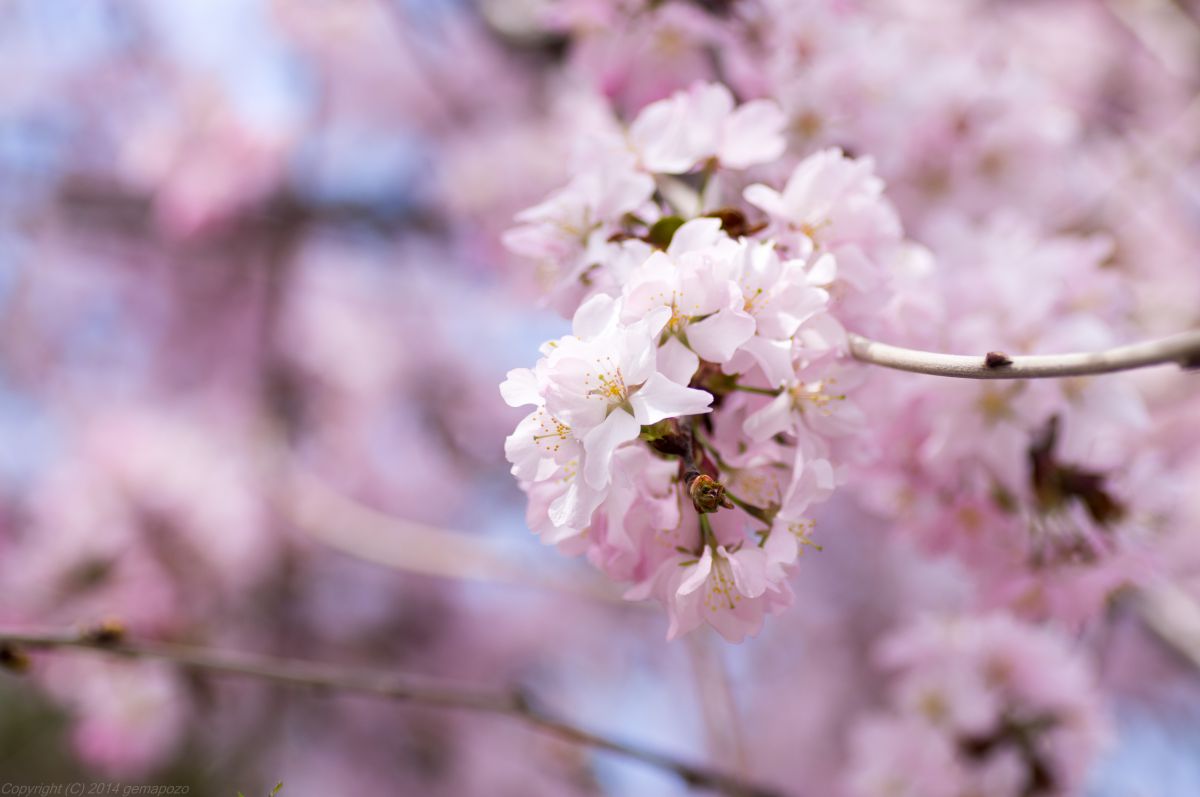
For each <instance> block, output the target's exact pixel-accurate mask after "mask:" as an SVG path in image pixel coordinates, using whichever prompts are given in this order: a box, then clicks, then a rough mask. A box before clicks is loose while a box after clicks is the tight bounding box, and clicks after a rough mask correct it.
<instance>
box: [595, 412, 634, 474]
mask: <svg viewBox="0 0 1200 797" xmlns="http://www.w3.org/2000/svg"><path fill="white" fill-rule="evenodd" d="M639 432H641V425H640V424H639V423H638V422H637V421H636V420H634V418H633V416H632V415H630V414H629V413H628V412H625V411H624V410H614V411H613V412H611V413H609V416H608V417H607V418H605V419H604V422H603V423H601V424H600V425H599V426H597V427H596V428H595V429H592V430H591V431H590V432H588V433H587V435H586V436H585V437H584V438H583V448H584V451H585V452H586V454H587V457H586V460H585V463H584V471H583V476H584V478H585V479H587V483H588V484H589V485H591V486H592V487H595V488H596V489H600V488H602V487H604V486H606V485H607V484H608V483H609V482H610V481H611V479H612V459H613V452H615V451H616V450H617V446H619V445H621V444H622V443H628V442H629V441H630V440H633V439H634V438H635V437H637V436H638V433H639Z"/></svg>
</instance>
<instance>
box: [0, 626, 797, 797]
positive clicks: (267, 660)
mask: <svg viewBox="0 0 1200 797" xmlns="http://www.w3.org/2000/svg"><path fill="white" fill-rule="evenodd" d="M23 648H29V649H62V648H77V649H84V650H92V651H98V652H101V653H105V654H109V655H114V656H123V657H128V658H135V659H155V660H160V661H167V662H170V663H172V664H174V665H176V666H179V667H183V668H186V669H189V670H199V671H205V672H211V673H218V674H222V675H235V676H244V677H249V678H259V679H262V680H266V681H271V682H274V683H278V684H284V685H288V686H299V687H307V688H313V689H320V690H328V691H334V692H350V693H357V694H365V695H373V696H375V697H382V698H387V699H390V700H397V701H401V702H406V703H414V704H420V705H425V706H435V707H440V708H456V709H463V710H466V711H474V712H479V713H484V714H496V715H501V716H508V717H512V718H514V719H517V720H520V721H521V722H524V723H525V724H527V725H529V726H531V727H533V728H535V729H537V730H540V731H542V732H544V733H547V734H549V735H551V736H554V737H557V738H559V739H562V740H564V741H568V742H572V743H575V744H581V745H584V746H587V747H592V748H595V749H598V750H605V751H608V752H610V753H614V754H616V755H619V756H623V757H625V758H630V759H634V760H637V761H641V762H642V763H645V764H649V765H650V766H653V767H657V768H659V769H663V770H667V771H670V772H673V773H675V774H676V775H678V776H679V777H680V778H682V779H683V780H684V781H686V782H687V783H688V784H689V785H692V786H695V787H697V788H707V789H714V790H717V791H720V792H723V793H725V794H730V795H738V796H739V797H741V796H742V795H745V796H747V797H777V792H774V791H769V790H767V789H765V788H763V787H760V786H757V785H755V784H753V783H750V782H747V781H745V780H743V779H741V778H738V777H736V776H733V775H729V774H725V773H723V772H719V771H715V770H712V769H708V768H706V767H702V766H698V765H695V764H690V763H688V762H686V761H681V760H679V759H677V758H674V757H673V756H669V755H665V754H663V753H658V752H655V751H653V750H645V749H642V748H640V747H636V746H634V745H630V744H627V743H625V742H620V741H616V740H614V739H611V738H609V737H606V736H601V735H600V734H596V733H593V732H591V731H588V730H585V729H583V728H580V727H578V726H576V725H574V724H573V723H570V722H567V721H565V720H562V719H560V718H558V717H556V716H554V715H553V714H552V713H550V712H548V711H547V710H546V709H544V708H542V707H540V706H539V705H537V704H536V702H535V701H533V700H531V698H530V697H529V696H528V695H527V694H526V693H525V692H524V691H522V690H520V689H511V690H496V689H481V688H479V687H477V686H473V685H467V684H462V683H455V682H452V681H447V680H443V679H433V678H424V677H420V676H415V675H397V674H394V673H390V672H379V671H371V670H361V669H348V668H344V667H339V666H335V665H330V664H321V663H317V662H309V661H298V660H294V659H282V658H276V657H271V656H262V655H257V654H250V653H235V652H229V651H215V650H209V649H206V648H200V647H191V646H187V645H176V644H167V643H161V642H147V641H133V640H127V639H125V638H124V637H123V635H122V634H113V633H111V632H100V633H97V632H86V631H85V632H82V633H67V632H62V631H12V630H0V650H4V651H6V652H7V653H8V654H9V656H10V657H11V656H14V655H16V656H17V657H19V654H20V651H21V649H23Z"/></svg>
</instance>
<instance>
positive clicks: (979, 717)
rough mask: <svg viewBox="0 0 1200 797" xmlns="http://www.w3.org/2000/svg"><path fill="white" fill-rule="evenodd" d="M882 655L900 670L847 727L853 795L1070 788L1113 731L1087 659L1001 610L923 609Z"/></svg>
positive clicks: (1008, 795)
mask: <svg viewBox="0 0 1200 797" xmlns="http://www.w3.org/2000/svg"><path fill="white" fill-rule="evenodd" d="M880 660H881V662H880V663H881V664H882V665H883V666H884V667H885V668H886V669H888V670H889V671H891V672H893V673H895V676H894V679H893V681H892V683H891V685H890V692H889V694H890V700H889V706H888V708H887V710H886V711H883V712H880V713H878V714H876V715H874V716H870V717H867V718H865V719H863V720H860V722H859V724H858V726H857V727H856V729H855V731H854V733H853V736H852V740H851V743H852V753H851V760H850V766H849V767H848V770H847V773H848V781H847V785H848V789H849V792H850V793H851V794H853V795H855V797H883V796H884V795H888V796H889V797H900V796H908V795H911V797H917V795H921V797H966V796H967V795H973V794H987V795H994V797H1051V796H1052V795H1064V794H1076V793H1078V789H1080V788H1081V787H1082V786H1083V781H1084V778H1085V776H1086V775H1087V773H1088V769H1089V766H1090V765H1091V764H1092V762H1093V761H1094V759H1095V758H1096V756H1097V754H1098V753H1099V752H1100V751H1101V750H1102V749H1103V747H1104V746H1105V744H1106V741H1107V739H1108V736H1109V728H1108V724H1107V718H1106V717H1105V715H1104V714H1103V712H1102V711H1101V710H1100V708H1099V704H1098V700H1097V692H1096V688H1095V679H1094V677H1093V676H1092V674H1091V672H1090V670H1089V668H1088V667H1087V665H1086V663H1085V661H1084V660H1083V659H1081V658H1080V657H1078V656H1077V655H1076V654H1075V653H1074V652H1073V651H1072V650H1071V648H1070V647H1069V646H1068V645H1067V644H1066V643H1065V642H1064V641H1063V640H1062V639H1061V638H1059V637H1058V636H1056V635H1054V634H1052V633H1050V632H1047V631H1042V630H1037V629H1034V628H1032V627H1030V626H1027V625H1023V624H1021V623H1018V622H1016V621H1014V620H1013V619H1012V618H1010V617H1008V616H1007V615H985V616H977V617H971V618H956V619H944V618H936V619H934V618H928V617H927V618H924V619H922V620H919V621H917V622H915V623H913V624H912V625H911V626H909V627H907V628H903V629H901V630H900V631H898V632H896V633H894V634H892V635H891V636H889V637H887V638H885V639H884V640H883V642H882V644H881V646H880Z"/></svg>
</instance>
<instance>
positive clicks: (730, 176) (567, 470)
mask: <svg viewBox="0 0 1200 797" xmlns="http://www.w3.org/2000/svg"><path fill="white" fill-rule="evenodd" d="M781 127H782V115H781V113H780V111H779V109H778V107H777V106H776V105H775V104H774V103H772V102H769V101H755V102H749V103H745V104H742V105H740V106H738V105H735V103H734V101H733V98H732V96H731V94H730V92H729V91H728V89H726V88H725V87H723V86H721V85H719V84H703V83H698V84H695V85H693V86H692V87H691V88H690V89H688V90H686V91H681V92H677V93H675V94H674V95H672V96H671V97H669V98H667V99H664V100H661V101H659V102H656V103H652V104H651V105H649V106H647V107H646V108H645V109H644V110H643V111H642V112H641V113H639V114H638V115H637V117H636V118H635V119H634V120H633V121H632V123H631V124H630V125H629V127H628V128H627V129H622V128H620V127H618V126H617V125H616V124H615V123H612V126H611V127H610V128H609V129H608V130H606V131H604V132H603V133H601V134H599V135H597V136H596V137H595V140H593V141H591V142H589V144H588V150H589V152H590V153H591V157H589V158H587V159H584V160H583V161H581V162H583V163H585V164H586V166H585V167H584V168H582V169H581V170H579V171H577V173H576V174H575V175H574V177H573V178H572V179H571V181H570V183H569V184H568V185H567V187H566V188H564V189H562V190H561V191H559V192H557V193H555V194H553V195H552V196H551V197H550V198H549V199H548V200H547V201H546V202H544V203H542V204H541V205H538V206H537V207H534V208H531V209H530V210H527V211H525V212H523V213H521V214H520V215H519V216H518V218H519V220H520V221H521V222H523V225H522V226H521V227H519V228H517V229H515V230H514V231H512V232H511V233H510V234H509V236H508V243H509V245H510V246H511V247H512V248H513V249H514V250H516V251H518V252H520V253H522V254H525V255H528V256H531V257H534V258H537V259H538V262H539V264H540V265H541V267H542V269H543V270H544V271H545V273H547V274H549V275H551V277H552V279H553V288H552V290H553V295H554V296H555V299H556V303H557V304H558V305H559V306H560V307H565V308H566V309H568V310H569V309H573V310H574V312H573V315H572V334H570V335H568V336H566V337H563V338H561V339H559V340H555V341H550V342H548V343H547V344H545V345H544V346H543V347H542V351H541V353H542V357H541V359H540V360H539V361H538V363H537V365H536V366H535V367H534V368H532V369H517V370H514V371H512V372H510V373H509V375H508V379H507V380H506V381H505V382H504V384H503V385H502V386H501V392H502V394H503V396H504V398H505V400H506V401H507V402H508V403H509V404H510V405H512V406H514V407H522V406H531V407H533V410H532V411H531V412H530V413H529V415H527V416H526V417H525V419H524V420H523V421H521V423H520V424H519V425H518V427H517V429H516V431H515V432H514V433H513V434H512V435H511V436H510V437H509V438H508V439H507V441H506V446H505V450H506V453H507V455H508V458H509V461H510V462H511V463H512V466H513V467H512V472H513V474H514V475H515V476H516V477H517V479H518V480H519V481H520V483H521V486H522V488H523V489H524V490H525V491H526V492H527V493H528V496H529V509H528V520H529V524H530V527H531V528H532V529H533V530H534V531H536V532H537V533H538V534H539V536H540V537H541V538H542V540H543V541H545V542H547V543H552V544H556V545H558V546H560V548H562V549H563V550H564V551H566V552H568V553H584V552H586V553H587V556H588V558H589V560H590V561H591V562H592V563H593V564H594V565H596V566H597V567H598V568H600V569H601V570H602V571H603V572H605V573H606V574H607V575H608V576H610V577H611V578H613V579H615V580H617V581H622V582H628V583H631V584H632V587H631V588H630V589H629V591H628V593H627V597H629V598H633V599H636V598H646V597H651V596H653V597H656V598H657V599H658V600H660V601H661V602H662V603H663V604H664V605H665V606H666V608H667V610H668V613H669V615H670V628H669V631H668V636H669V637H675V636H677V635H679V634H683V633H686V632H688V631H690V630H692V629H694V628H696V627H697V626H698V625H700V624H701V623H703V622H707V623H709V624H711V625H712V626H714V627H715V628H716V629H717V630H718V631H720V632H721V633H722V634H723V635H724V636H725V637H726V638H728V639H730V640H734V641H740V640H741V639H742V638H744V637H745V636H746V635H747V634H753V633H755V632H757V631H758V629H759V628H760V627H761V625H762V621H763V617H764V615H766V614H774V613H777V612H779V611H780V610H781V609H782V608H784V607H785V606H787V605H788V603H789V602H790V600H791V591H790V588H789V587H788V584H787V578H788V575H789V573H790V572H791V570H792V569H793V568H794V566H795V564H796V561H797V557H798V556H799V553H800V551H801V548H802V546H803V545H804V544H807V543H809V542H810V540H809V533H810V531H811V530H812V525H813V524H812V522H811V520H810V519H809V518H808V510H809V507H810V506H812V504H813V503H815V502H818V501H821V500H823V499H824V498H826V497H828V496H829V494H830V493H831V491H832V490H833V488H834V486H835V485H836V483H837V480H838V476H837V467H836V463H837V462H838V459H839V458H838V454H839V450H840V448H841V447H842V446H841V443H842V441H843V439H844V438H846V437H847V436H850V435H853V433H854V432H855V431H856V430H857V429H858V428H859V427H860V426H861V423H860V421H861V417H860V413H859V411H858V409H857V408H856V406H855V404H854V403H853V401H852V400H851V397H850V395H849V392H848V391H850V390H851V389H852V388H853V385H854V382H855V379H856V375H855V374H854V373H853V370H852V369H850V368H848V367H847V366H846V365H845V363H844V362H843V360H842V357H841V351H842V349H843V347H844V337H845V334H844V331H843V324H844V323H845V322H846V321H847V319H849V320H858V321H862V322H864V323H866V322H867V319H869V317H870V316H871V314H872V313H878V312H879V311H880V310H881V309H882V308H883V307H884V305H885V304H886V301H887V298H888V289H889V285H890V281H889V280H890V272H891V271H893V270H897V269H898V266H897V263H898V262H899V261H901V260H903V259H904V258H905V256H906V254H908V253H909V252H910V250H911V249H912V247H910V246H908V245H906V244H905V243H904V241H903V239H902V236H901V231H900V225H899V222H898V220H897V218H896V215H895V213H894V211H893V210H892V208H891V206H890V205H889V204H888V203H887V201H886V199H884V197H883V196H882V184H881V182H880V180H879V179H878V178H877V177H875V176H874V174H873V172H872V166H871V162H870V161H869V160H855V159H851V158H847V157H846V156H845V155H843V154H842V153H841V152H840V151H838V150H826V151H822V152H818V153H816V154H814V155H812V156H810V157H809V158H806V159H804V160H803V161H801V162H800V163H799V164H797V165H796V166H795V168H794V169H793V171H792V172H791V174H790V177H788V179H787V180H786V184H785V185H784V186H783V188H782V190H777V189H775V188H772V187H770V186H769V185H767V184H764V183H760V182H752V181H751V179H750V178H749V177H748V176H747V175H746V174H745V172H746V170H748V169H750V168H751V167H764V166H767V167H769V166H773V167H775V168H776V170H778V168H779V163H778V161H779V159H780V157H781V156H782V155H783V152H784V141H783V138H782V135H781ZM738 187H741V189H742V190H741V201H737V202H733V203H729V204H726V203H727V200H728V197H727V194H728V193H730V191H731V189H736V188H738ZM735 196H736V194H735ZM720 509H724V510H726V511H723V512H722V511H718V510H720ZM710 516H711V517H710Z"/></svg>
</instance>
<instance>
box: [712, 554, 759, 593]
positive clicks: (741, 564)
mask: <svg viewBox="0 0 1200 797" xmlns="http://www.w3.org/2000/svg"><path fill="white" fill-rule="evenodd" d="M717 552H718V553H720V554H723V555H725V556H726V557H727V558H728V561H729V570H730V572H731V573H732V574H733V586H735V587H736V588H737V591H738V592H740V593H741V594H743V595H745V596H746V597H747V598H757V597H758V596H759V595H762V594H763V593H764V592H766V591H767V555H766V554H764V553H763V552H762V551H760V550H759V549H758V548H743V549H742V550H740V551H738V552H737V553H735V554H733V555H732V556H730V555H729V554H727V553H725V548H724V547H721V548H719V549H718V551H717Z"/></svg>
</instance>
